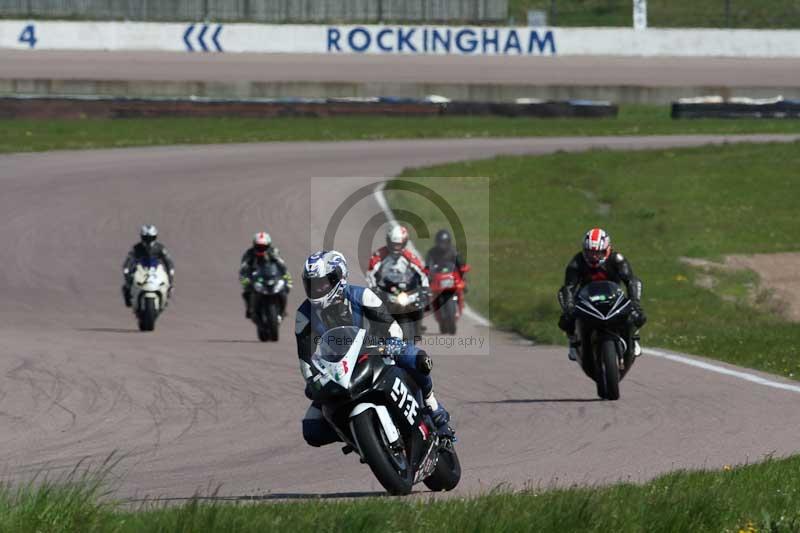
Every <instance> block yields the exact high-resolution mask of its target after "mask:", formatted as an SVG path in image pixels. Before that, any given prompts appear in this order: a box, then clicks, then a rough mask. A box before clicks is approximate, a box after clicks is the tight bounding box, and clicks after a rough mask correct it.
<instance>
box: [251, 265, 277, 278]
mask: <svg viewBox="0 0 800 533" xmlns="http://www.w3.org/2000/svg"><path fill="white" fill-rule="evenodd" d="M257 272H258V277H261V278H264V279H266V280H271V279H277V278H279V277H281V273H280V271H279V270H278V265H276V264H275V263H273V262H270V263H267V264H265V265H262V266H260V267H259V268H258V270H257Z"/></svg>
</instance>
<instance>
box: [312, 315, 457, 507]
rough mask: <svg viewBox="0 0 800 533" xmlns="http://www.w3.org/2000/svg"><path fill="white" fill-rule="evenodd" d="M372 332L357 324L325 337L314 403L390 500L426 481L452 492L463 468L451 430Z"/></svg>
mask: <svg viewBox="0 0 800 533" xmlns="http://www.w3.org/2000/svg"><path fill="white" fill-rule="evenodd" d="M366 333H367V332H366V330H363V329H359V328H356V327H352V326H342V327H337V328H333V329H331V330H329V331H327V332H326V333H325V334H323V335H322V336H321V337H320V339H319V344H318V346H317V349H316V350H315V352H314V355H313V356H312V358H311V365H310V367H311V369H310V374H309V377H308V378H307V384H308V388H307V390H308V391H309V392H310V396H311V399H312V400H314V401H316V402H320V404H321V405H322V415H323V416H324V417H325V419H326V420H327V421H328V422H329V423H330V424H331V426H332V427H333V428H334V429H335V430H336V432H337V433H338V434H339V437H341V439H342V441H343V442H345V443H346V446H345V448H344V449H343V450H342V451H343V452H344V453H345V454H347V453H351V452H356V453H357V454H358V455H359V456H360V457H361V460H362V462H364V463H367V465H369V467H370V469H371V470H372V473H373V474H374V475H375V477H376V478H377V479H378V481H379V482H380V484H381V485H383V487H384V488H385V489H386V490H387V491H388V492H389V493H390V494H408V493H410V492H411V488H412V487H413V485H414V484H416V483H419V482H422V483H424V484H425V485H426V486H427V487H428V488H429V489H430V490H433V491H443V490H445V491H446V490H452V489H454V488H455V487H456V485H458V482H459V481H460V480H461V464H460V462H459V460H458V455H457V454H456V450H455V447H454V444H455V440H456V439H455V435H454V433H453V431H452V429H450V428H448V429H447V431H446V432H444V433H441V432H437V431H436V429H435V426H434V424H433V421H432V420H431V418H430V415H429V414H428V413H427V411H426V410H425V408H424V406H425V403H424V401H423V399H422V393H421V391H420V389H419V387H417V385H416V383H415V382H414V380H413V379H411V377H410V376H409V375H408V374H407V373H406V371H405V370H403V369H402V368H400V367H398V366H396V365H395V362H394V359H393V358H391V357H389V356H387V355H385V354H384V349H385V347H384V346H382V345H372V344H371V343H372V342H373V341H374V340H372V339H368V338H367V337H366Z"/></svg>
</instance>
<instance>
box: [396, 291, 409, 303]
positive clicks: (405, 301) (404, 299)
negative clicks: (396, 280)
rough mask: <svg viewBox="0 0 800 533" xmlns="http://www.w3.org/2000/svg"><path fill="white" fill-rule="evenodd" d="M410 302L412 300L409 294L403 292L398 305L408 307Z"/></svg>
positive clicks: (398, 297) (398, 299) (399, 295)
mask: <svg viewBox="0 0 800 533" xmlns="http://www.w3.org/2000/svg"><path fill="white" fill-rule="evenodd" d="M409 301H410V300H409V297H408V294H406V293H404V292H401V293H400V294H398V295H397V303H398V304H400V305H408V302H409Z"/></svg>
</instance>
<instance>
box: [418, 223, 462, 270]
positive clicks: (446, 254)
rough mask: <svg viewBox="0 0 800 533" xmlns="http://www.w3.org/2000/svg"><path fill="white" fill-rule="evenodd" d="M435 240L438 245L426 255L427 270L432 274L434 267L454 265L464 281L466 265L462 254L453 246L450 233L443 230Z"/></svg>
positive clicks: (438, 232) (437, 233) (437, 234)
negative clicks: (431, 270)
mask: <svg viewBox="0 0 800 533" xmlns="http://www.w3.org/2000/svg"><path fill="white" fill-rule="evenodd" d="M434 240H435V243H436V244H435V245H434V246H433V247H432V248H431V249H430V250H428V253H427V254H426V255H425V270H426V271H427V272H428V274H430V269H431V267H433V265H444V264H447V263H453V264H454V265H455V266H456V269H458V272H459V274H461V278H462V279H463V278H464V276H465V274H466V273H465V272H464V270H465V267H466V263H464V260H463V259H462V258H461V254H460V253H458V250H456V249H455V246H453V238H452V236H451V235H450V232H449V231H447V230H446V229H441V230H439V231H437V232H436V237H435V239H434Z"/></svg>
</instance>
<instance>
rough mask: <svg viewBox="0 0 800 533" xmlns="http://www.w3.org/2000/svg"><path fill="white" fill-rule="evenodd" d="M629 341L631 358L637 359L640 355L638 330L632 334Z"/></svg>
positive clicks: (640, 346) (640, 347)
mask: <svg viewBox="0 0 800 533" xmlns="http://www.w3.org/2000/svg"><path fill="white" fill-rule="evenodd" d="M631 339H632V340H633V356H634V357H639V356H640V355H642V345H641V344H640V343H639V341H640V340H641V337H640V336H639V330H638V329H637V330H636V331H634V332H633V335H631Z"/></svg>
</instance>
